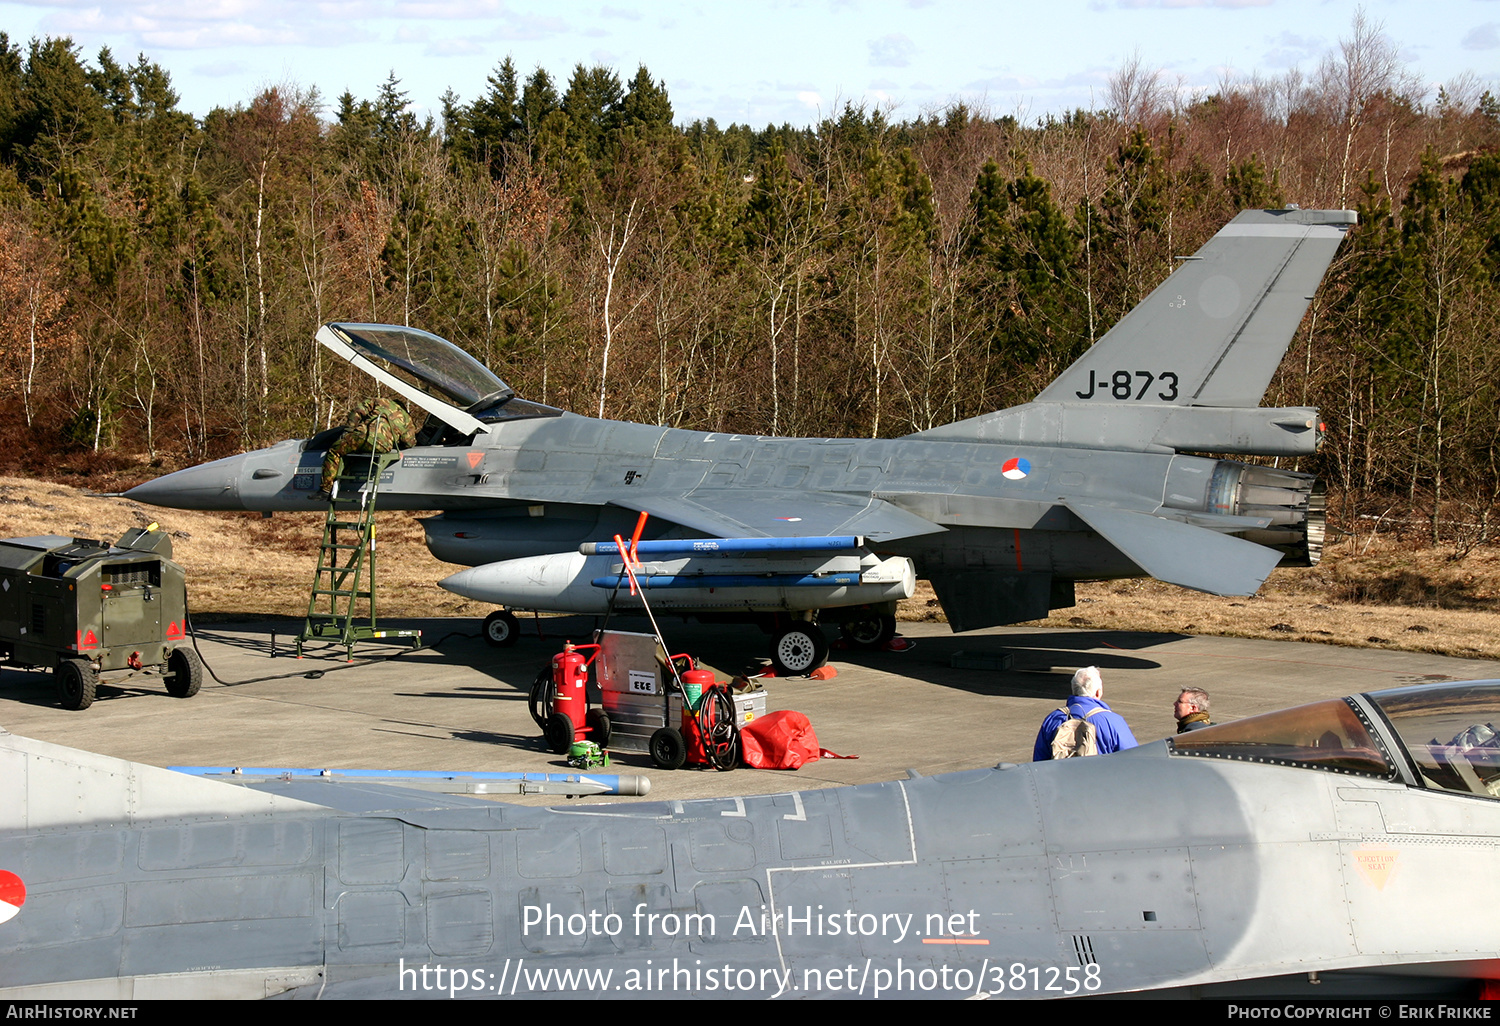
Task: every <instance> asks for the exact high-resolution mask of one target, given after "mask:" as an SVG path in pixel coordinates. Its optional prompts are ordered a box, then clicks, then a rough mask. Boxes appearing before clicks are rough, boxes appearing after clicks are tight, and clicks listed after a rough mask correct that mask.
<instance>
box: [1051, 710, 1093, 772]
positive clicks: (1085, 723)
mask: <svg viewBox="0 0 1500 1026" xmlns="http://www.w3.org/2000/svg"><path fill="white" fill-rule="evenodd" d="M1061 709H1062V711H1063V712H1065V713H1067V714H1068V718H1067V719H1065V720H1063V721H1062V722H1061V723H1059V724H1058V725H1057V733H1055V734H1053V735H1052V758H1054V759H1071V758H1073V757H1074V756H1078V755H1098V754H1099V731H1098V729H1097V728H1095V726H1094V725H1093V724H1092V723H1090V722H1089V717H1090V716H1093V715H1094V713H1096V712H1102V711H1103V710H1102V709H1097V708H1096V709H1090V710H1089V711H1088V712H1086V713H1084V714H1083V715H1082V716H1074V715H1073V710H1071V709H1069V708H1068V707H1067V706H1065V705H1064V706H1061Z"/></svg>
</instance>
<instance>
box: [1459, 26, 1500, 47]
mask: <svg viewBox="0 0 1500 1026" xmlns="http://www.w3.org/2000/svg"><path fill="white" fill-rule="evenodd" d="M1497 46H1500V32H1497V31H1496V25H1495V23H1494V22H1492V21H1488V22H1485V23H1484V24H1483V25H1477V26H1475V27H1474V28H1471V29H1469V31H1467V32H1465V33H1464V38H1463V48H1464V49H1465V50H1493V49H1495V47H1497Z"/></svg>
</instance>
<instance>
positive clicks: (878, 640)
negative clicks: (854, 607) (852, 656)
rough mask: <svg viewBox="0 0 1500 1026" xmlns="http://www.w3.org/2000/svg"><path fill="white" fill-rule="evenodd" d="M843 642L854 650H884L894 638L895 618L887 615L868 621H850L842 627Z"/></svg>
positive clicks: (873, 617)
mask: <svg viewBox="0 0 1500 1026" xmlns="http://www.w3.org/2000/svg"><path fill="white" fill-rule="evenodd" d="M843 632H844V640H846V641H847V642H849V644H851V645H853V646H854V647H855V648H868V649H878V648H884V647H885V644H886V642H888V641H890V640H891V639H892V638H894V637H895V636H896V618H895V617H894V616H892V615H890V614H889V613H886V614H885V615H884V616H872V617H870V618H869V619H868V620H852V621H850V622H849V623H846V624H844V626H843Z"/></svg>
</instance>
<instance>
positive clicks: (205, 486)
mask: <svg viewBox="0 0 1500 1026" xmlns="http://www.w3.org/2000/svg"><path fill="white" fill-rule="evenodd" d="M1354 220H1355V215H1354V213H1353V212H1352V211H1346V210H1333V211H1317V210H1298V209H1288V210H1270V211H1246V212H1244V213H1242V214H1240V215H1239V216H1238V217H1236V218H1235V219H1234V220H1233V221H1231V222H1230V223H1229V224H1228V225H1226V226H1225V227H1224V228H1223V229H1222V230H1221V231H1219V233H1218V234H1217V235H1215V236H1214V237H1213V238H1212V239H1210V240H1209V241H1208V243H1207V244H1205V245H1204V246H1203V248H1202V249H1200V250H1199V251H1198V252H1197V253H1196V254H1194V255H1193V256H1191V257H1186V258H1183V262H1182V265H1181V266H1180V267H1179V268H1178V269H1177V270H1176V271H1175V272H1174V273H1173V274H1172V275H1171V276H1170V277H1168V278H1167V280H1166V281H1165V282H1164V283H1163V284H1162V285H1161V286H1160V287H1159V288H1157V289H1156V290H1155V291H1154V292H1153V293H1151V295H1150V296H1148V297H1147V298H1146V300H1145V301H1143V302H1142V303H1141V304H1140V305H1139V306H1137V307H1136V308H1135V309H1134V310H1132V311H1131V312H1130V313H1129V314H1127V315H1126V316H1125V317H1124V318H1123V319H1122V320H1121V321H1120V322H1119V323H1118V324H1117V325H1115V327H1114V328H1113V329H1112V330H1110V331H1109V332H1108V333H1107V334H1106V335H1105V336H1104V337H1103V338H1101V339H1100V340H1099V341H1098V342H1097V343H1096V344H1095V345H1094V346H1093V347H1092V348H1091V349H1090V350H1089V351H1088V352H1087V353H1086V354H1084V356H1083V357H1082V358H1080V359H1079V360H1078V362H1077V363H1075V364H1074V365H1073V366H1072V367H1070V368H1069V369H1068V370H1066V371H1065V372H1064V373H1063V374H1062V375H1061V376H1060V377H1058V378H1057V380H1056V381H1054V382H1053V383H1052V384H1051V385H1049V386H1048V387H1047V388H1046V389H1045V390H1044V391H1043V392H1042V393H1041V394H1040V395H1039V396H1037V398H1036V400H1035V401H1034V402H1031V403H1027V404H1026V405H1024V406H1019V407H1015V408H1013V409H1009V410H1002V411H999V412H996V413H989V414H985V415H983V416H980V417H975V418H973V419H970V420H965V421H960V422H958V423H955V424H950V425H948V426H946V427H940V428H936V429H933V430H930V431H922V432H918V433H916V434H912V435H907V436H905V437H903V438H897V439H865V440H839V439H813V438H769V437H759V436H742V435H724V434H704V433H701V432H696V431H682V430H676V429H671V428H665V427H659V426H649V425H643V424H629V423H621V422H617V421H602V420H594V419H591V418H587V417H580V416H575V415H573V414H569V413H564V412H563V411H561V410H557V409H553V408H550V407H546V406H541V405H538V404H536V403H532V402H528V401H526V400H524V399H522V398H520V397H518V396H516V394H515V393H514V392H513V391H512V390H511V388H510V387H509V386H508V385H506V384H505V382H503V381H501V380H500V379H499V378H497V377H495V376H494V375H493V374H492V373H491V372H490V371H489V370H488V369H486V368H485V367H484V366H482V365H481V364H480V363H478V361H476V360H474V359H472V358H471V357H469V356H468V355H467V354H465V353H464V352H463V351H462V350H460V349H458V348H457V347H455V346H453V345H451V344H450V343H448V342H446V341H444V340H442V339H439V338H437V337H436V336H433V335H430V334H427V333H426V332H423V331H419V330H417V329H414V328H404V327H396V326H390V325H369V324H329V325H325V326H324V327H323V328H322V329H321V330H320V331H319V332H318V336H317V337H318V340H319V341H320V342H321V343H322V344H323V345H324V346H326V347H327V348H329V349H330V350H332V351H334V352H336V353H338V354H339V355H341V356H342V357H344V358H345V359H347V360H348V361H349V362H350V363H352V364H354V365H355V366H356V367H359V368H360V369H361V370H363V371H365V372H366V373H368V374H369V375H371V376H372V377H373V378H375V379H376V380H377V381H379V382H381V383H382V385H384V386H386V387H388V388H389V389H391V390H392V391H393V392H395V393H396V394H398V395H400V396H403V397H405V398H406V399H407V400H409V401H410V402H411V403H413V404H414V405H415V406H418V407H420V408H422V409H423V410H425V411H427V413H428V414H430V416H429V418H428V420H427V423H426V426H425V427H424V429H423V431H422V433H421V436H420V437H419V439H418V444H417V445H416V446H415V447H414V448H410V449H407V450H406V451H405V452H403V453H402V458H401V460H400V461H399V463H397V464H395V465H394V466H393V467H392V468H390V469H388V470H386V471H385V473H384V475H383V476H382V478H381V481H380V485H379V502H380V504H381V506H382V507H383V508H387V509H391V508H395V509H413V510H419V509H434V508H437V509H441V510H443V512H442V513H441V514H440V515H439V516H436V517H432V518H430V519H428V520H426V521H424V526H425V528H426V535H427V544H428V547H429V548H430V549H431V550H432V552H433V554H434V555H436V556H437V557H438V558H440V559H443V560H446V561H448V562H453V563H459V564H463V565H467V566H470V567H473V569H470V570H466V571H463V572H461V573H458V574H455V575H454V576H452V577H450V578H448V579H447V580H445V581H443V582H442V584H443V586H444V587H446V588H449V589H450V590H452V591H455V592H458V593H460V594H463V595H467V596H470V597H473V598H477V599H481V600H484V601H489V602H495V603H497V604H502V605H505V606H509V607H512V608H519V609H541V610H555V611H566V612H584V613H589V612H592V613H600V612H603V611H604V610H605V609H606V607H607V606H608V605H609V603H610V600H611V597H612V596H615V597H616V600H617V602H618V606H617V608H639V601H640V600H639V599H638V598H635V597H633V596H631V595H630V594H629V592H628V591H625V592H621V591H619V589H618V588H616V585H617V584H618V582H619V580H620V566H619V560H620V557H619V556H618V554H612V553H610V552H609V551H608V550H607V547H605V548H600V547H598V546H590V545H589V543H594V542H601V541H607V540H608V539H609V538H611V537H612V536H614V535H616V534H620V535H623V536H626V537H628V536H629V535H630V533H631V528H632V526H633V525H634V524H635V522H636V517H637V513H638V511H645V512H647V513H649V514H650V516H651V518H652V519H651V520H650V522H649V524H648V526H647V531H646V534H645V537H646V539H647V540H648V541H652V542H654V543H656V544H657V546H658V549H657V551H656V552H655V553H654V554H652V556H651V558H649V559H647V560H646V563H645V566H644V567H643V570H642V575H643V576H644V577H645V578H646V580H645V582H644V583H645V586H646V590H647V591H649V592H650V594H651V600H652V605H653V607H654V608H656V609H657V610H658V611H674V612H683V613H691V614H694V615H697V616H698V617H700V618H702V619H712V618H719V619H725V620H752V621H755V622H759V623H761V624H762V626H763V627H766V628H767V629H768V630H772V631H774V632H776V640H775V642H774V645H773V651H774V653H775V657H776V659H775V661H776V663H777V665H778V667H779V668H780V669H781V670H782V672H792V673H798V672H805V671H807V670H809V669H811V668H812V667H814V666H817V665H819V664H820V663H821V662H822V660H823V659H825V658H826V655H827V643H826V639H825V638H824V636H823V633H822V631H821V630H820V629H819V628H818V627H817V626H816V622H817V621H818V620H822V621H823V622H825V623H841V624H843V625H844V627H845V633H846V634H847V635H848V636H849V637H850V638H851V640H852V641H854V642H855V643H857V644H861V645H866V646H869V647H878V646H880V645H882V644H884V643H885V642H886V641H887V640H888V639H889V638H890V637H891V635H892V634H893V633H894V630H895V618H894V613H895V604H896V602H897V601H898V600H899V599H901V598H905V597H908V596H910V595H911V593H912V589H913V587H914V580H915V578H917V577H922V578H926V579H929V580H931V582H932V584H933V587H934V589H935V590H936V592H937V596H938V599H939V600H940V601H941V603H942V606H943V609H944V612H945V613H946V614H947V618H948V622H949V623H950V624H951V625H952V627H953V629H954V630H956V631H967V630H973V629H976V628H981V627H990V626H996V625H999V624H1006V623H1016V622H1020V621H1024V620H1031V619H1036V618H1039V617H1044V616H1046V615H1047V613H1048V612H1049V610H1052V609H1056V608H1060V607H1065V606H1069V605H1072V603H1073V584H1074V582H1075V581H1079V580H1097V579H1110V578H1119V577H1134V576H1142V575H1150V576H1152V577H1156V578H1158V579H1160V580H1163V581H1168V582H1171V583H1173V584H1178V585H1182V586H1183V587H1187V588H1196V589H1199V590H1201V591H1206V592H1211V593H1214V594H1220V595H1248V594H1251V593H1253V592H1254V591H1255V590H1256V589H1257V588H1259V586H1260V585H1261V583H1262V582H1263V581H1264V580H1265V578H1266V575H1267V574H1269V573H1270V571H1271V569H1272V568H1273V567H1274V566H1276V565H1277V564H1278V563H1281V564H1284V565H1299V566H1308V565H1312V564H1314V563H1316V562H1317V560H1318V557H1319V554H1320V551H1321V547H1322V542H1323V500H1322V494H1321V488H1320V486H1319V485H1318V484H1317V482H1316V481H1315V480H1314V479H1313V478H1312V477H1311V476H1309V475H1306V474H1299V473H1292V472H1288V471H1283V470H1277V469H1273V468H1270V467H1265V466H1255V465H1249V464H1245V463H1239V462H1234V461H1229V460H1223V459H1217V458H1208V457H1203V456H1197V455H1187V454H1189V453H1219V454H1222V453H1230V454H1254V455H1275V456H1299V455H1306V454H1308V453H1311V452H1313V451H1314V450H1315V449H1316V447H1317V445H1318V442H1319V440H1320V438H1321V437H1322V432H1323V426H1322V424H1321V423H1320V422H1319V418H1318V412H1317V410H1315V409H1310V408H1302V407H1297V408H1289V409H1266V408H1261V407H1259V406H1258V405H1257V404H1258V403H1259V402H1260V400H1261V397H1262V396H1263V394H1264V393H1265V390H1266V387H1267V385H1268V383H1269V382H1270V380H1271V376H1272V374H1274V373H1275V371H1276V368H1277V366H1278V365H1279V363H1280V361H1281V358H1282V355H1283V354H1284V353H1285V351H1286V347H1287V345H1288V343H1289V342H1290V340H1291V338H1292V335H1293V333H1294V332H1295V331H1296V329H1297V326H1298V324H1299V323H1300V321H1301V319H1302V316H1303V313H1304V311H1305V310H1306V309H1307V306H1308V303H1309V302H1310V301H1311V299H1312V295H1313V292H1314V291H1315V290H1316V289H1317V287H1318V283H1319V282H1320V281H1321V279H1322V276H1323V274H1324V272H1325V271H1326V269H1327V266H1328V264H1329V262H1330V261H1331V260H1332V258H1333V255H1334V252H1335V250H1336V249H1337V248H1338V245H1339V243H1340V241H1341V240H1342V239H1343V237H1344V235H1345V233H1346V232H1347V231H1348V230H1349V228H1350V226H1351V225H1353V223H1354ZM382 365H383V366H382ZM387 368H390V369H387ZM393 370H394V371H396V372H401V373H403V374H404V375H406V378H409V379H412V380H415V381H416V382H417V383H418V385H420V387H418V386H416V385H413V384H411V383H409V381H408V380H406V379H405V378H403V377H398V376H397V374H396V373H392V371H393ZM336 430H338V429H336ZM336 437H337V436H336V434H335V433H334V432H324V433H323V434H320V435H316V436H314V437H312V438H309V439H305V440H301V441H296V440H293V441H286V442H282V443H280V444H279V445H276V446H273V447H271V448H269V449H263V450H260V451H258V452H252V453H247V454H245V455H242V456H236V457H232V458H230V459H224V460H219V461H217V462H215V463H209V464H205V465H203V466H199V467H194V468H191V469H188V470H183V471H179V472H178V473H175V474H169V475H167V476H166V477H163V478H159V479H157V480H155V481H150V482H147V483H146V484H143V485H140V486H139V487H136V488H134V489H132V490H131V491H130V492H128V493H127V494H128V495H129V497H130V498H132V499H137V500H139V501H142V502H147V503H152V504H155V505H160V506H175V507H178V508H185V509H245V510H262V511H272V510H307V509H314V508H317V507H319V506H320V505H322V504H324V503H325V502H326V499H323V498H321V497H320V496H319V494H318V479H319V472H320V468H321V464H322V462H323V457H324V452H325V451H326V450H327V448H328V446H329V445H330V444H332V442H333V440H334V439H335V438H336ZM708 539H721V540H733V541H735V542H737V543H739V544H738V545H735V546H729V545H724V544H719V543H715V544H703V542H704V541H705V540H708ZM673 543H675V544H673ZM646 548H647V547H645V546H643V547H642V552H643V554H644V553H645V552H646ZM486 630H487V635H488V636H489V637H490V639H491V640H492V641H494V642H495V643H505V642H507V641H509V640H512V639H513V638H514V637H515V632H516V622H515V619H514V617H513V616H512V615H511V614H510V613H508V612H504V613H498V614H496V615H494V616H492V617H490V619H489V620H487V621H486Z"/></svg>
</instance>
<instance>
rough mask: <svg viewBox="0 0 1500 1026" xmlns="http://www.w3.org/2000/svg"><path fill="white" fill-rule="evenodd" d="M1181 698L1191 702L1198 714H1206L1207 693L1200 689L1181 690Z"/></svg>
mask: <svg viewBox="0 0 1500 1026" xmlns="http://www.w3.org/2000/svg"><path fill="white" fill-rule="evenodd" d="M1182 697H1183V698H1186V699H1187V700H1188V701H1189V702H1192V703H1193V705H1194V706H1195V707H1196V708H1197V710H1198V711H1199V712H1208V692H1207V691H1204V690H1203V689H1202V688H1183V689H1182Z"/></svg>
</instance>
